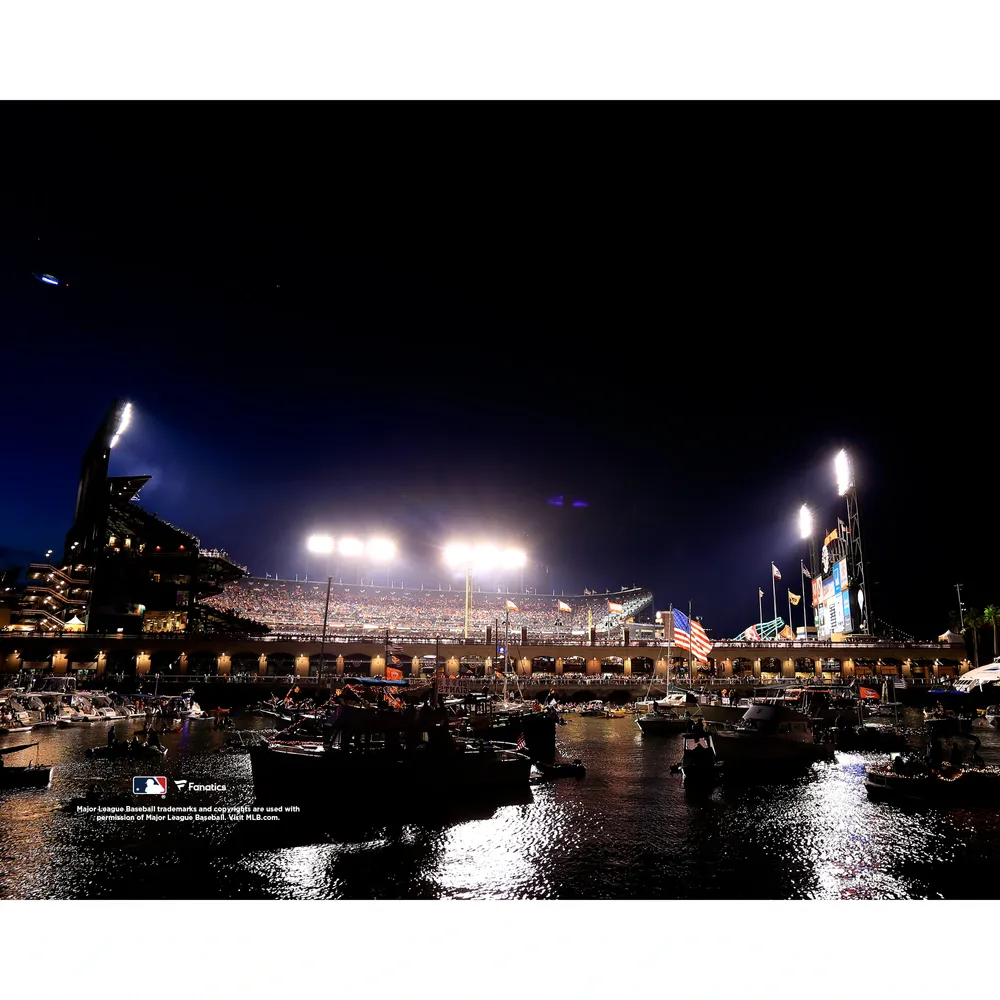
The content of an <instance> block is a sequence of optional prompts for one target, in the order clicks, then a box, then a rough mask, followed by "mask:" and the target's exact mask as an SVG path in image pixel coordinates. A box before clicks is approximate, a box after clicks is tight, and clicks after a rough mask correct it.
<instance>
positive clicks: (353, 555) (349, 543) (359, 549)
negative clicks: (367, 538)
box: [337, 537, 365, 583]
mask: <svg viewBox="0 0 1000 1000" xmlns="http://www.w3.org/2000/svg"><path fill="white" fill-rule="evenodd" d="M337 552H339V553H340V555H342V556H345V557H346V558H348V559H357V558H358V557H360V556H362V555H364V552H365V543H364V542H362V541H361V539H360V538H350V537H348V538H341V539H340V541H339V542H337ZM356 568H357V573H356V574H355V583H359V582H360V579H361V564H360V562H359V563H358V564H357V566H356Z"/></svg>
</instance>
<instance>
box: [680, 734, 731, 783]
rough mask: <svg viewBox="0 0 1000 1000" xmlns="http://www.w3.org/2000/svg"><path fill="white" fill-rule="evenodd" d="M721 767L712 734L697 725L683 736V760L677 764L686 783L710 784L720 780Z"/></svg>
mask: <svg viewBox="0 0 1000 1000" xmlns="http://www.w3.org/2000/svg"><path fill="white" fill-rule="evenodd" d="M720 767H721V765H720V764H719V759H718V756H717V754H716V752H715V741H714V739H713V737H712V734H711V733H710V732H708V731H707V730H705V729H704V727H703V726H698V725H696V726H695V727H694V728H693V729H692V731H690V732H687V733H685V734H684V735H683V736H682V737H681V762H680V764H678V765H676V769H677V770H678V771H680V773H681V775H682V778H683V781H684V784H685V785H689V786H710V785H714V784H715V783H716V782H717V781H718V780H719V774H720Z"/></svg>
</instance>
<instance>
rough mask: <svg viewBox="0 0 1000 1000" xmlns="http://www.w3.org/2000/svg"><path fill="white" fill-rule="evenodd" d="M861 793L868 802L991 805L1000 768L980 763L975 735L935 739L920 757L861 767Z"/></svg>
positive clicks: (999, 797) (999, 786) (999, 789)
mask: <svg viewBox="0 0 1000 1000" xmlns="http://www.w3.org/2000/svg"><path fill="white" fill-rule="evenodd" d="M946 755H947V756H948V757H949V759H948V760H945V756H946ZM865 790H866V791H867V792H868V797H869V798H871V799H889V800H897V801H918V802H937V803H947V802H970V803H989V804H990V805H993V806H995V805H996V804H997V803H1000V767H996V766H995V765H987V764H985V763H984V762H983V759H982V757H980V756H979V738H978V737H976V736H965V735H961V734H959V735H956V736H945V737H941V736H935V737H932V738H931V741H930V743H929V744H928V748H927V753H926V754H925V755H924V756H922V757H918V756H915V755H909V756H908V755H904V754H893V755H892V758H891V760H889V761H888V762H885V763H881V764H872V765H869V766H868V767H867V768H865Z"/></svg>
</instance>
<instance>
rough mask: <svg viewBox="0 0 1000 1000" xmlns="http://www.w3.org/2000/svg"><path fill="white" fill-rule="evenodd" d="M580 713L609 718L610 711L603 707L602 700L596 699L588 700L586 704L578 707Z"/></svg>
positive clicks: (592, 716) (598, 717) (591, 716)
mask: <svg viewBox="0 0 1000 1000" xmlns="http://www.w3.org/2000/svg"><path fill="white" fill-rule="evenodd" d="M580 715H585V716H588V717H590V718H597V719H607V718H610V716H611V713H610V712H609V711H608V710H607V709H606V708H605V707H604V702H603V701H600V700H597V701H588V702H587V704H586V705H584V706H583V708H581V709H580Z"/></svg>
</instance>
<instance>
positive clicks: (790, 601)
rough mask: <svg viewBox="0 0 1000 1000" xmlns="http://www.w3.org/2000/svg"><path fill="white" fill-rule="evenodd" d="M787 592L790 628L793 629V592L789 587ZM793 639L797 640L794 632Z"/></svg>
mask: <svg viewBox="0 0 1000 1000" xmlns="http://www.w3.org/2000/svg"><path fill="white" fill-rule="evenodd" d="M785 590H786V591H788V627H789V628H791V627H792V592H791V590H790V589H789V588H788V587H786V588H785ZM792 638H793V639H794V638H795V632H794V630H793V631H792Z"/></svg>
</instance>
